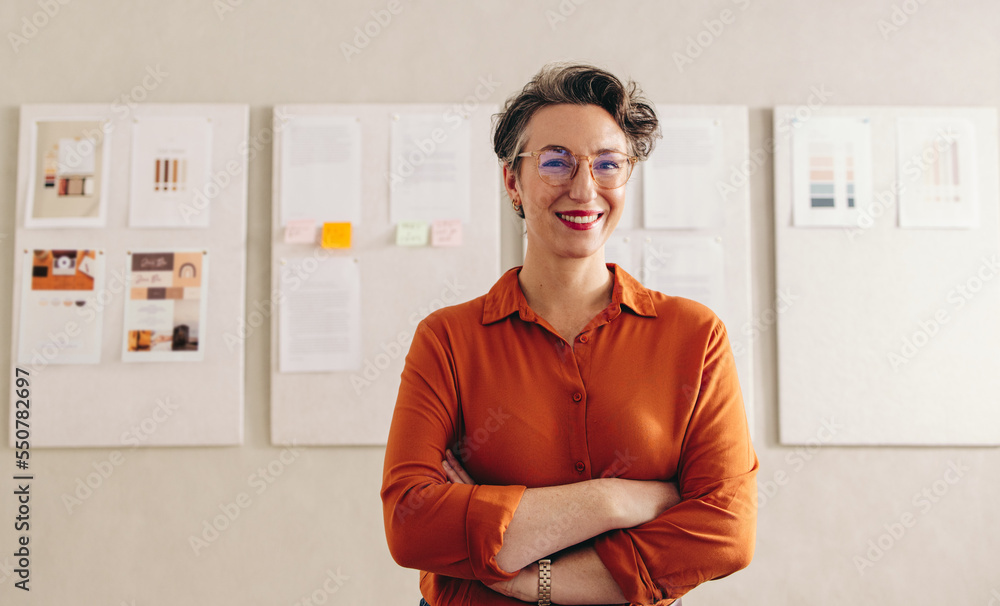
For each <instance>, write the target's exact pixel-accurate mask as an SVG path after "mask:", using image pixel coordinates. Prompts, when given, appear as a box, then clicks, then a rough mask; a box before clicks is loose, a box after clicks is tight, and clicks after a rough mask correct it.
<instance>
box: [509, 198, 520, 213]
mask: <svg viewBox="0 0 1000 606" xmlns="http://www.w3.org/2000/svg"><path fill="white" fill-rule="evenodd" d="M510 205H511V206H513V207H514V212H521V205H520V204H518V203H517V202H515V201H514V200H511V201H510Z"/></svg>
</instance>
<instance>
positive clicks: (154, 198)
mask: <svg viewBox="0 0 1000 606" xmlns="http://www.w3.org/2000/svg"><path fill="white" fill-rule="evenodd" d="M211 175H212V121H211V120H209V119H208V118H203V117H199V118H138V119H136V120H135V122H134V123H133V124H132V168H131V177H130V181H129V217H128V221H129V225H130V226H131V227H208V225H209V214H210V209H211V206H212V199H213V198H214V197H215V196H216V195H218V194H217V193H216V192H213V189H214V187H217V186H215V185H213V187H209V183H211Z"/></svg>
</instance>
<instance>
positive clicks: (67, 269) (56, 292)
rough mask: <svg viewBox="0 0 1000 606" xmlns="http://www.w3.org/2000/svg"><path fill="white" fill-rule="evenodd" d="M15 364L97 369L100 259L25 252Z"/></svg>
mask: <svg viewBox="0 0 1000 606" xmlns="http://www.w3.org/2000/svg"><path fill="white" fill-rule="evenodd" d="M23 254H24V262H23V266H22V278H23V279H22V282H21V319H20V322H19V323H18V326H19V330H20V338H19V339H18V356H17V357H18V363H19V364H25V365H31V366H32V367H34V368H36V369H38V368H44V367H45V366H47V365H48V364H99V363H100V361H101V326H102V324H103V319H104V312H103V310H104V306H103V305H102V304H100V302H99V301H98V295H99V294H100V293H101V292H102V290H103V289H104V255H103V254H99V253H97V252H95V251H93V250H33V251H26V252H24V253H23Z"/></svg>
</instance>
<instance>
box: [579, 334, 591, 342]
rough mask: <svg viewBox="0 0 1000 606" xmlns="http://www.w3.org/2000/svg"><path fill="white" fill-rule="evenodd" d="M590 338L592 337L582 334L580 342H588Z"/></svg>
mask: <svg viewBox="0 0 1000 606" xmlns="http://www.w3.org/2000/svg"><path fill="white" fill-rule="evenodd" d="M589 340H590V339H588V338H587V335H580V342H581V343H586V342H587V341H589Z"/></svg>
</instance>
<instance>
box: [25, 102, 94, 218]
mask: <svg viewBox="0 0 1000 606" xmlns="http://www.w3.org/2000/svg"><path fill="white" fill-rule="evenodd" d="M106 124H107V122H106V121H104V120H97V119H95V120H37V121H36V122H35V123H34V126H33V130H32V133H31V138H30V141H31V143H30V150H29V171H28V174H29V180H28V190H27V198H28V200H27V206H26V213H25V222H24V224H25V227H35V228H45V227H103V226H104V222H105V213H106V209H107V198H108V194H107V191H108V188H107V180H108V173H109V168H110V162H109V157H110V155H109V149H110V145H109V137H106V136H105V135H106V132H108V130H109V129H108V128H107V126H106Z"/></svg>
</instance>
